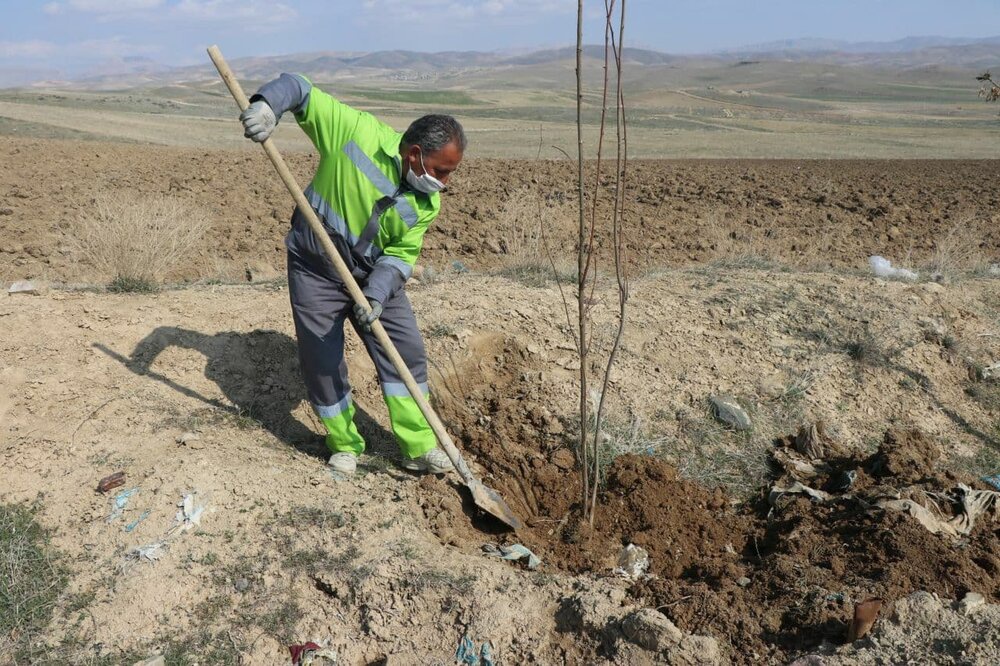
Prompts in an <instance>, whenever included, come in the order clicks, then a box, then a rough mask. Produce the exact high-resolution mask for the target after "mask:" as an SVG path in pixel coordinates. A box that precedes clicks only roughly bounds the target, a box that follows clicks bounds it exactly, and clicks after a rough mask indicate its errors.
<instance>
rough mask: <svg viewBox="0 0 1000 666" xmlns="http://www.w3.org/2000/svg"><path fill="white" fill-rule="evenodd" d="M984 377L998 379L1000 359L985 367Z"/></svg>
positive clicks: (999, 375)
mask: <svg viewBox="0 0 1000 666" xmlns="http://www.w3.org/2000/svg"><path fill="white" fill-rule="evenodd" d="M982 374H983V379H996V378H997V377H1000V361H998V362H996V363H994V364H993V365H988V366H986V367H985V368H983V372H982Z"/></svg>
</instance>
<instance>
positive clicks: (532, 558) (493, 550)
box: [483, 543, 542, 569]
mask: <svg viewBox="0 0 1000 666" xmlns="http://www.w3.org/2000/svg"><path fill="white" fill-rule="evenodd" d="M483 552H485V553H486V554H487V555H491V556H493V557H499V558H501V559H504V560H510V561H511V562H518V561H520V560H522V559H527V561H528V562H527V564H528V568H529V569H535V568H537V567H538V565H540V564H541V563H542V560H541V559H540V558H539V557H538V556H537V555H535V554H534V553H533V552H531V551H530V550H528V549H527V548H525V547H524V546H522V545H521V544H519V543H515V544H512V545H510V546H497V545H496V544H494V543H488V544H486V545H484V546H483Z"/></svg>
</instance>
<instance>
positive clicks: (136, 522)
mask: <svg viewBox="0 0 1000 666" xmlns="http://www.w3.org/2000/svg"><path fill="white" fill-rule="evenodd" d="M150 513H152V512H151V511H149V510H148V509H147V510H146V511H143V512H142V514H141V515H140V516H139V517H138V518H136V519H135V520H133V521H132V522H131V523H129V524H128V525H126V526H125V531H126V532H131V531H132V530H134V529H135V528H136V527H138V526H139V523H141V522H142V521H144V520H146V519H147V518H149V514H150Z"/></svg>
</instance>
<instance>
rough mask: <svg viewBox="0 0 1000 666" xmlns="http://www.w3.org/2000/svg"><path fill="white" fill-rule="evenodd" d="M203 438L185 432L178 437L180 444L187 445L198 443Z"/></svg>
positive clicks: (193, 433) (194, 433)
mask: <svg viewBox="0 0 1000 666" xmlns="http://www.w3.org/2000/svg"><path fill="white" fill-rule="evenodd" d="M199 439H201V437H200V436H199V435H198V433H196V432H185V433H183V434H181V435H178V436H177V443H178V444H187V443H188V442H197V441H198V440H199Z"/></svg>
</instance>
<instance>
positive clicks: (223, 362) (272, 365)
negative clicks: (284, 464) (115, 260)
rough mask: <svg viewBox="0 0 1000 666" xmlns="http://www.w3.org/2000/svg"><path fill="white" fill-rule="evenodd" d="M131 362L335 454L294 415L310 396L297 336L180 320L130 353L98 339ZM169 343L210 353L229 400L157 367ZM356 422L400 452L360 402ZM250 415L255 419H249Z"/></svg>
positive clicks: (385, 448)
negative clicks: (208, 327)
mask: <svg viewBox="0 0 1000 666" xmlns="http://www.w3.org/2000/svg"><path fill="white" fill-rule="evenodd" d="M94 346H95V347H97V348H98V349H100V350H101V351H102V352H104V353H105V354H107V355H108V356H110V357H112V358H114V359H115V360H117V361H119V362H120V363H121V364H122V365H124V366H125V367H126V368H128V369H129V370H131V371H132V372H134V373H136V374H137V375H140V376H143V377H149V378H150V379H154V380H156V381H158V382H161V383H163V384H165V385H167V386H169V387H170V388H172V389H174V390H175V391H177V392H179V393H182V394H184V395H186V396H188V397H190V398H195V399H197V400H200V401H201V402H203V403H205V404H206V405H207V406H209V407H212V408H214V409H217V410H221V412H222V413H224V414H228V415H230V416H232V417H234V418H237V419H239V423H241V424H242V423H251V424H252V423H253V422H256V423H259V424H260V426H261V427H263V428H264V429H266V430H267V431H269V432H270V433H271V434H273V435H274V436H275V437H276V438H277V439H278V440H280V441H281V442H284V443H285V444H287V445H288V446H291V447H294V448H295V449H298V450H299V451H303V452H305V453H307V454H309V455H312V456H316V457H318V458H323V459H324V460H325V459H326V458H327V457H328V456H329V455H330V452H329V450H328V449H327V447H326V444H325V441H324V436H323V435H321V434H319V432H317V431H316V430H313V429H312V428H310V427H308V426H307V425H305V424H304V423H302V422H301V421H299V420H298V419H297V418H295V416H294V415H293V411H294V410H295V409H296V408H298V407H299V405H300V404H301V403H302V401H303V400H304V399H305V398H306V395H305V385H304V384H303V382H302V376H301V374H300V370H299V358H298V348H297V345H296V342H295V340H294V339H293V338H291V337H289V336H287V335H285V334H284V333H279V332H277V331H267V330H255V331H250V332H249V333H240V332H235V331H225V332H221V333H215V334H207V333H201V332H199V331H194V330H190V329H185V328H178V327H175V326H161V327H159V328H157V329H155V330H153V331H152V332H151V333H150V334H149V335H147V336H146V337H145V338H144V339H143V340H142V341H140V342H139V344H138V345H136V347H135V349H134V350H133V351H132V354H131V356H130V357H125V356H122V355H121V354H119V353H118V352H115V351H114V350H112V349H109V348H108V347H106V346H105V345H102V344H100V343H95V345H94ZM170 347H180V348H183V349H193V350H195V351H197V352H200V353H201V354H202V355H203V356H204V357H205V359H206V364H205V377H207V378H208V379H209V380H211V381H213V382H215V383H216V385H218V387H219V389H220V390H221V391H222V393H223V395H225V396H226V400H227V401H222V400H219V399H217V398H211V397H208V396H205V395H202V394H201V393H199V392H198V391H196V390H195V389H193V388H191V387H188V386H184V385H183V384H181V383H179V382H178V381H177V380H175V379H172V378H170V377H169V376H167V375H165V374H161V373H159V372H156V371H154V370H152V369H151V368H152V365H153V362H154V361H155V360H156V358H157V357H158V356H159V355H160V354H161V353H163V352H164V351H165V350H166V349H168V348H170ZM355 409H356V413H355V417H354V422H355V423H356V424H357V426H358V430H359V431H360V432H361V435H362V436H363V437H364V438H365V440H366V442H367V452H368V453H374V454H377V455H380V456H383V457H387V458H396V457H397V456H398V447H397V446H396V443H395V438H394V437H393V435H392V434H391V433H390V432H388V431H387V430H386V429H385V428H383V427H382V426H381V425H379V424H378V422H377V421H375V420H374V419H373V418H372V417H371V415H369V414H368V413H367V412H365V411H364V410H363V409H362V408H361V407H359V406H358V405H357V403H355ZM248 419H250V421H248Z"/></svg>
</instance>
